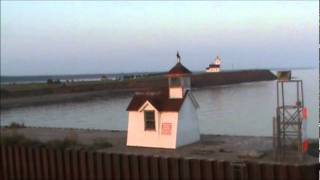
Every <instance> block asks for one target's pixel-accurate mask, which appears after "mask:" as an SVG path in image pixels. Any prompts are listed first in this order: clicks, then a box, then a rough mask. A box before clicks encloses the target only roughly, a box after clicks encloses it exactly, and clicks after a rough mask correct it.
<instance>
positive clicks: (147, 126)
mask: <svg viewBox="0 0 320 180" xmlns="http://www.w3.org/2000/svg"><path fill="white" fill-rule="evenodd" d="M177 58H178V62H177V64H176V65H175V66H174V67H173V68H172V69H171V70H170V71H169V72H168V73H167V78H168V84H169V86H168V88H166V89H164V90H159V91H152V92H151V91H149V92H140V93H136V94H135V95H134V97H133V98H132V100H131V102H130V104H129V105H128V108H127V111H128V112H129V117H128V134H127V146H141V147H154V148H169V149H175V148H177V147H179V146H183V145H186V144H190V143H194V142H196V141H199V140H200V131H199V124H198V116H197V108H198V107H199V105H198V103H197V101H196V99H195V98H194V97H193V95H192V93H191V82H190V81H191V80H190V75H191V72H190V71H189V70H188V69H187V68H186V67H184V66H183V65H182V64H181V62H180V56H179V54H177Z"/></svg>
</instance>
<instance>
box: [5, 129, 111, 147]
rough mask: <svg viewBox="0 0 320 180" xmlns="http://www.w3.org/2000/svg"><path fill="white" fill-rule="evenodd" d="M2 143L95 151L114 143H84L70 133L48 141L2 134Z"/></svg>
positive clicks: (100, 141) (101, 141)
mask: <svg viewBox="0 0 320 180" xmlns="http://www.w3.org/2000/svg"><path fill="white" fill-rule="evenodd" d="M0 145H7V146H14V145H20V146H29V147H45V148H53V149H60V150H66V149H85V150H90V151H95V150H98V149H105V148H108V147H111V146H112V144H110V143H109V142H107V141H105V140H96V141H94V142H93V143H92V144H91V145H84V144H81V143H79V142H78V141H77V140H76V139H75V138H74V137H72V138H70V135H67V136H66V137H65V138H64V139H63V140H58V139H55V140H51V141H48V142H41V141H39V140H34V139H30V138H27V137H25V136H24V135H21V134H17V133H12V134H8V135H1V138H0Z"/></svg>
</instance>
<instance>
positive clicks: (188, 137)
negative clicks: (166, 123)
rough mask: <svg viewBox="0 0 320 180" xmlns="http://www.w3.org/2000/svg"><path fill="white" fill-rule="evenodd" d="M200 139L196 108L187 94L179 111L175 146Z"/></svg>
mask: <svg viewBox="0 0 320 180" xmlns="http://www.w3.org/2000/svg"><path fill="white" fill-rule="evenodd" d="M199 140H200V130H199V120H198V115H197V110H196V108H195V106H194V104H193V103H192V101H191V99H190V97H189V96H187V97H186V99H185V101H184V102H183V105H182V107H181V109H180V112H179V120H178V133H177V147H179V146H182V145H186V144H190V143H193V142H197V141H199Z"/></svg>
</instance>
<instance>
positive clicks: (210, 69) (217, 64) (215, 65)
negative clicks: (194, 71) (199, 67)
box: [206, 56, 221, 73]
mask: <svg viewBox="0 0 320 180" xmlns="http://www.w3.org/2000/svg"><path fill="white" fill-rule="evenodd" d="M220 66H221V59H220V57H219V56H217V57H216V59H215V60H214V62H213V64H209V67H207V68H206V72H209V73H215V72H220Z"/></svg>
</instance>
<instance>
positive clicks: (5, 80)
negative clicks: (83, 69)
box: [0, 72, 164, 84]
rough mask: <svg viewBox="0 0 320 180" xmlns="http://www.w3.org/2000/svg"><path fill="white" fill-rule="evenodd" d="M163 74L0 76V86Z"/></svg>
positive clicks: (160, 73)
mask: <svg viewBox="0 0 320 180" xmlns="http://www.w3.org/2000/svg"><path fill="white" fill-rule="evenodd" d="M163 74H164V72H141V73H117V74H76V75H39V76H0V80H1V83H2V84H10V83H17V84H19V83H48V82H51V81H70V82H71V81H80V80H83V81H86V80H90V79H93V80H101V79H113V80H123V79H130V78H138V77H146V76H157V75H163Z"/></svg>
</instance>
